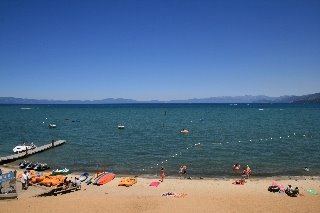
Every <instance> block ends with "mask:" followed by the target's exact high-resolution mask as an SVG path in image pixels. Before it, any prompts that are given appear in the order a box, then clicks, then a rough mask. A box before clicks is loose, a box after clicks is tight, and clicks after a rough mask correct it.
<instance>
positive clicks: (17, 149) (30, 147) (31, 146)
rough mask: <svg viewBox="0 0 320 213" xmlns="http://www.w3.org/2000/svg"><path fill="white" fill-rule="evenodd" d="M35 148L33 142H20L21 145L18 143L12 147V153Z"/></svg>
mask: <svg viewBox="0 0 320 213" xmlns="http://www.w3.org/2000/svg"><path fill="white" fill-rule="evenodd" d="M35 148H37V146H36V145H34V144H33V143H31V144H29V145H28V144H22V145H18V146H16V147H14V148H13V149H12V150H13V152H14V153H20V152H26V151H27V150H32V149H35Z"/></svg>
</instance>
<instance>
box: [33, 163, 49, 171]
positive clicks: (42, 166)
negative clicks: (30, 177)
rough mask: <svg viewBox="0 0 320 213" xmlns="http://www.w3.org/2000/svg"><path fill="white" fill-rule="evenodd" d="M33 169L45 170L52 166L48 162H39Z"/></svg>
mask: <svg viewBox="0 0 320 213" xmlns="http://www.w3.org/2000/svg"><path fill="white" fill-rule="evenodd" d="M33 169H34V170H36V171H44V170H47V169H50V167H49V166H48V164H46V163H38V164H37V165H36V166H35V167H34V168H33Z"/></svg>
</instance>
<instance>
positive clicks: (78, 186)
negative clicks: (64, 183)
mask: <svg viewBox="0 0 320 213" xmlns="http://www.w3.org/2000/svg"><path fill="white" fill-rule="evenodd" d="M74 182H75V184H76V187H77V188H78V189H81V181H80V180H79V178H76V177H75V178H74Z"/></svg>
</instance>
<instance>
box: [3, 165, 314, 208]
mask: <svg viewBox="0 0 320 213" xmlns="http://www.w3.org/2000/svg"><path fill="white" fill-rule="evenodd" d="M3 170H8V169H7V168H3ZM75 176H77V175H73V174H70V175H68V177H69V178H71V179H72V178H74V177H75ZM120 180H121V177H116V178H115V179H114V180H113V181H111V182H109V183H107V184H105V185H102V186H95V185H88V186H87V185H86V184H82V189H81V190H79V191H76V192H72V193H68V194H64V195H58V196H48V197H35V195H37V194H39V193H41V192H43V191H45V189H44V187H39V186H30V187H29V189H28V190H27V191H22V190H21V183H20V182H18V181H17V190H18V194H19V197H18V199H17V200H4V201H0V205H1V212H22V211H28V212H60V211H61V212H71V211H77V212H106V211H108V212H109V211H111V212H196V211H198V212H243V211H245V212H318V211H319V209H320V195H311V194H309V193H308V192H307V191H306V190H307V189H310V188H312V189H315V190H317V191H318V192H319V191H320V180H319V178H318V177H284V178H283V177H282V178H280V177H278V178H255V177H252V178H250V179H248V180H247V183H245V184H244V185H234V184H232V182H234V180H235V179H222V178H221V179H210V178H205V179H199V178H196V177H194V178H193V179H192V180H190V179H180V178H177V177H176V178H171V177H167V178H165V180H164V182H162V183H160V184H159V186H158V187H152V186H149V184H150V183H151V182H153V181H159V180H158V179H157V178H154V179H152V178H143V177H137V180H138V182H137V183H136V184H134V185H133V186H131V187H124V186H118V183H119V182H120ZM272 181H276V182H278V183H281V184H283V185H285V186H287V185H288V184H291V185H292V186H294V187H295V186H298V187H299V189H300V195H299V196H298V197H289V196H287V195H286V194H285V193H272V192H269V191H268V190H267V188H268V186H270V185H271V183H272ZM46 190H47V189H46ZM166 192H174V193H177V194H179V195H182V196H181V197H173V196H162V194H163V193H166Z"/></svg>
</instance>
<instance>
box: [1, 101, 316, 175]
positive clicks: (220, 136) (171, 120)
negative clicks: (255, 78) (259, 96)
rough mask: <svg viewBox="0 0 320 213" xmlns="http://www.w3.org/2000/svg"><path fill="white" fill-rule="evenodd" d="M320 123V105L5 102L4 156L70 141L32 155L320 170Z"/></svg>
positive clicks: (98, 163) (95, 162)
mask: <svg viewBox="0 0 320 213" xmlns="http://www.w3.org/2000/svg"><path fill="white" fill-rule="evenodd" d="M26 108H27V109H26ZM28 108H30V109H28ZM49 123H54V124H57V128H55V129H49V128H48V124H49ZM120 123H121V124H123V125H125V129H123V130H119V129H118V128H117V126H118V124H120ZM182 128H187V129H188V130H189V131H190V132H189V134H187V135H183V134H181V133H180V130H181V129H182ZM319 128H320V105H291V104H250V105H247V104H237V105H230V104H123V105H28V106H26V105H1V106H0V156H6V155H9V154H11V153H12V148H13V147H14V146H16V145H18V144H19V143H23V142H29V143H30V142H33V143H34V144H36V145H38V146H40V145H43V144H47V143H49V142H50V141H51V140H52V139H64V140H67V143H66V144H65V145H63V146H60V147H57V148H55V149H52V150H48V151H45V152H42V153H39V154H36V155H33V156H30V157H29V158H27V160H31V161H39V162H44V163H48V164H49V165H50V166H51V168H65V167H67V168H70V169H71V171H74V172H82V171H89V172H93V171H97V170H106V169H111V170H113V171H114V172H115V173H117V174H134V175H140V174H142V175H151V176H153V175H156V174H157V173H158V170H159V168H160V166H161V165H163V166H164V167H165V169H166V172H167V173H168V175H172V176H176V175H177V173H178V170H179V167H180V165H181V164H186V165H187V166H188V172H189V174H190V175H191V176H206V177H221V176H230V175H233V174H232V172H231V166H232V165H233V164H234V163H236V162H238V163H240V164H241V165H243V166H244V165H246V164H249V165H250V167H251V168H252V169H253V171H254V174H255V175H256V176H273V175H320V155H319V153H320V131H319ZM17 163H18V162H17ZM305 166H308V167H309V168H310V172H309V173H306V172H304V170H303V168H304V167H305Z"/></svg>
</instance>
